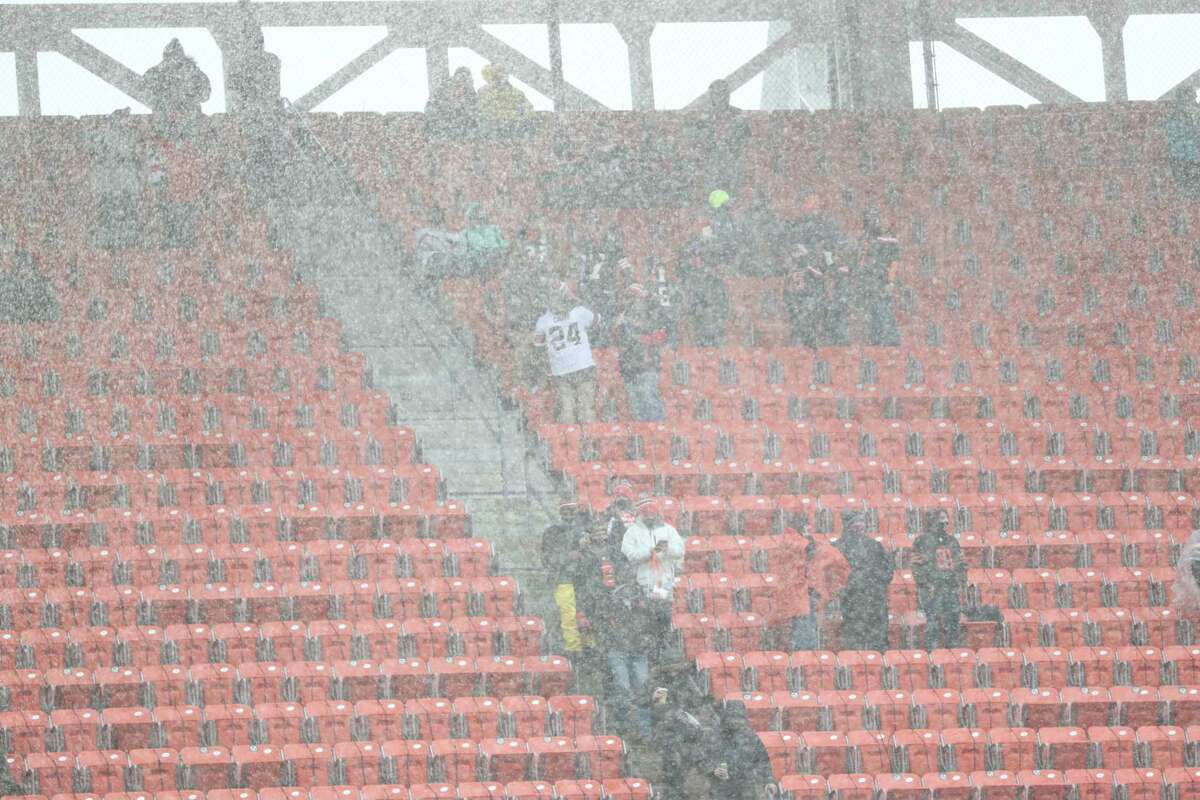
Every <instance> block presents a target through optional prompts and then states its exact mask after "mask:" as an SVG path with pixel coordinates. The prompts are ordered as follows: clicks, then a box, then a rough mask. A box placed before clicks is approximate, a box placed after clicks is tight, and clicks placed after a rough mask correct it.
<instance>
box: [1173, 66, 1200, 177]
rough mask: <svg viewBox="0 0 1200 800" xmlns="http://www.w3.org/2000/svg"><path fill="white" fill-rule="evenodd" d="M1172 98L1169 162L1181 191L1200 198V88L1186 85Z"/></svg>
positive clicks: (1174, 93) (1175, 92)
mask: <svg viewBox="0 0 1200 800" xmlns="http://www.w3.org/2000/svg"><path fill="white" fill-rule="evenodd" d="M1189 83H1190V82H1189ZM1171 97H1172V100H1173V101H1174V103H1173V105H1172V107H1171V112H1170V113H1169V114H1167V119H1166V123H1165V124H1166V130H1167V161H1168V163H1170V165H1171V174H1172V175H1173V176H1174V177H1175V184H1176V185H1177V186H1178V187H1179V190H1180V194H1182V195H1183V196H1184V197H1187V198H1189V199H1192V200H1195V199H1196V198H1197V197H1200V108H1197V106H1196V89H1195V87H1194V86H1191V85H1184V86H1181V87H1179V88H1178V89H1176V90H1175V91H1174V92H1173V93H1172V95H1171Z"/></svg>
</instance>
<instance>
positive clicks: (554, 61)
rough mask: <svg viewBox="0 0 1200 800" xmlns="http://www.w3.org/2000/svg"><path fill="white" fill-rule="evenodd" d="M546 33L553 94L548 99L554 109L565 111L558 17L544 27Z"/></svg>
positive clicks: (560, 31)
mask: <svg viewBox="0 0 1200 800" xmlns="http://www.w3.org/2000/svg"><path fill="white" fill-rule="evenodd" d="M546 33H547V35H548V36H549V39H550V89H551V91H552V92H553V94H551V95H550V99H551V100H553V101H554V108H555V109H557V110H559V111H566V110H567V99H566V94H565V92H564V87H565V86H566V80H564V78H563V59H562V26H561V25H559V24H558V17H557V16H554V17H551V19H550V22H549V23H548V24H547V25H546Z"/></svg>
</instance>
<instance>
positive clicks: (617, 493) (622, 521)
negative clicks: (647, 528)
mask: <svg viewBox="0 0 1200 800" xmlns="http://www.w3.org/2000/svg"><path fill="white" fill-rule="evenodd" d="M636 501H637V492H636V491H635V490H634V488H633V484H631V483H630V482H629V481H627V480H625V479H624V478H621V479H619V480H617V481H615V482H614V483H613V487H612V500H611V501H609V504H608V507H607V508H605V509H604V513H603V514H602V515H601V519H602V520H603V521H604V525H605V530H606V536H607V541H608V549H609V552H610V553H611V557H612V562H613V563H614V564H616V565H617V566H618V567H619V568H621V569H627V568H628V566H629V562H628V561H626V559H625V556H624V554H622V553H621V543H622V541H623V540H624V538H625V531H626V530H627V529H628V528H629V526H630V525H632V524H633V521H634V520H635V519H637V510H636V506H635V504H636Z"/></svg>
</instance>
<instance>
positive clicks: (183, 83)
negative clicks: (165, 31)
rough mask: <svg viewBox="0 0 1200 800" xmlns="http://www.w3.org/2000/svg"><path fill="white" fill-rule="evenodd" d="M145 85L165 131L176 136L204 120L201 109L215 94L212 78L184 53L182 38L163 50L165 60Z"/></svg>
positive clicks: (149, 72) (145, 79) (147, 76)
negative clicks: (213, 93) (198, 121)
mask: <svg viewBox="0 0 1200 800" xmlns="http://www.w3.org/2000/svg"><path fill="white" fill-rule="evenodd" d="M142 85H143V86H145V88H146V93H147V94H148V95H149V97H150V103H151V110H152V111H153V112H154V115H155V116H156V117H158V118H159V119H160V120H163V121H164V124H165V132H166V133H168V134H173V135H178V134H181V133H184V132H186V129H187V128H188V126H189V125H190V124H191V123H192V122H193V121H194V120H196V119H198V118H199V117H200V114H201V111H200V106H201V105H202V104H203V103H204V102H205V101H206V100H208V97H209V94H211V92H212V86H211V84H210V83H209V81H208V76H207V75H205V74H204V71H203V70H202V69H200V67H198V66H196V62H195V61H194V60H193V59H192V57H191V56H189V55H188V54H187V53H185V52H184V50H183V45H182V44H180V43H179V40H178V39H172V40H171V41H170V42H168V43H167V46H166V47H165V48H163V57H162V61H160V62H159V63H157V64H155V65H154V66H153V67H151V68H150V69H148V70H146V74H145V75H143V76H142Z"/></svg>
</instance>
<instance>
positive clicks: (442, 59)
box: [425, 44, 450, 97]
mask: <svg viewBox="0 0 1200 800" xmlns="http://www.w3.org/2000/svg"><path fill="white" fill-rule="evenodd" d="M425 75H426V77H427V79H428V81H429V96H430V97H433V93H434V92H435V91H437V88H438V87H439V86H441V85H442V84H443V83H445V82H446V80H447V79H449V77H450V54H449V52H447V48H446V45H444V44H443V45H430V46H429V47H426V48H425Z"/></svg>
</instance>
